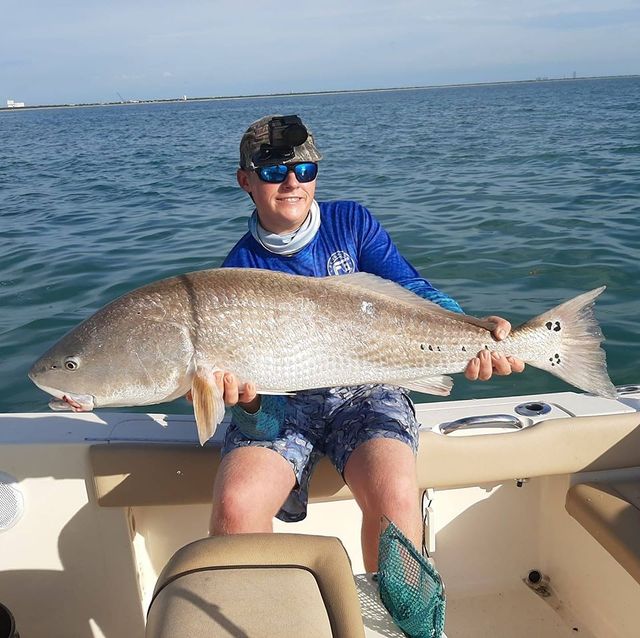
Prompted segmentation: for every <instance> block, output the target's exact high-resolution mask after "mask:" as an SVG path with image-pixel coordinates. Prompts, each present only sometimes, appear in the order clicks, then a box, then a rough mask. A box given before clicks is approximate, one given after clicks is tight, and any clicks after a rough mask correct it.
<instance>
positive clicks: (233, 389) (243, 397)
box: [185, 370, 260, 414]
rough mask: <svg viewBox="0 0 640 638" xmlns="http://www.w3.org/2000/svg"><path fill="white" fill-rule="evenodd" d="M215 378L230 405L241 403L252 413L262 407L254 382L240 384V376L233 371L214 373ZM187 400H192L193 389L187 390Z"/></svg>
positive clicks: (240, 404) (243, 407)
mask: <svg viewBox="0 0 640 638" xmlns="http://www.w3.org/2000/svg"><path fill="white" fill-rule="evenodd" d="M214 378H215V382H216V385H217V386H218V389H219V390H220V392H221V393H222V396H223V398H224V404H225V405H226V406H228V407H231V406H233V405H239V406H240V407H241V408H242V409H243V410H244V411H245V412H249V413H250V414H251V413H253V412H257V411H258V410H259V409H260V397H259V396H258V395H257V393H256V386H255V385H254V384H253V383H245V384H244V386H242V387H240V386H239V385H238V378H237V377H236V375H235V374H233V372H222V370H219V371H217V372H215V373H214ZM185 398H186V399H187V401H192V400H193V399H192V397H191V390H189V392H187V394H186V397H185Z"/></svg>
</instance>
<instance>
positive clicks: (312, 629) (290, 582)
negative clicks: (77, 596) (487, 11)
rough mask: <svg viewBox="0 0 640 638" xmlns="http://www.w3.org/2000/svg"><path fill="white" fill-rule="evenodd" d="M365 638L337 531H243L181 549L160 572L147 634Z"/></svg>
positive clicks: (150, 637)
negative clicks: (331, 533)
mask: <svg viewBox="0 0 640 638" xmlns="http://www.w3.org/2000/svg"><path fill="white" fill-rule="evenodd" d="M303 635H304V636H309V637H313V638H329V637H331V636H345V637H348V638H352V637H353V638H356V637H358V638H363V637H364V625H363V623H362V615H361V612H360V604H359V601H358V593H357V590H356V587H355V584H354V581H353V575H352V572H351V565H350V562H349V559H348V556H347V554H346V551H345V549H344V547H343V546H342V543H340V541H339V540H338V539H337V538H330V537H322V536H306V535H300V534H240V535H234V536H224V537H214V538H207V539H202V540H199V541H196V542H195V543H191V544H190V545H187V546H186V547H183V548H182V549H181V550H179V551H178V552H177V553H176V554H175V555H174V556H173V557H172V558H171V559H170V561H169V563H168V564H167V566H166V567H165V568H164V570H163V571H162V574H161V575H160V577H159V579H158V583H157V585H156V588H155V591H154V597H153V601H152V603H151V606H150V608H149V614H148V620H147V632H146V636H147V638H187V636H188V637H190V638H199V637H200V636H207V637H209V636H225V637H226V636H229V637H231V636H233V637H237V636H262V637H265V638H269V637H271V636H273V637H275V636H279V637H282V638H288V637H291V638H293V637H294V636H295V637H298V636H303Z"/></svg>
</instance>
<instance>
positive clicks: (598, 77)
mask: <svg viewBox="0 0 640 638" xmlns="http://www.w3.org/2000/svg"><path fill="white" fill-rule="evenodd" d="M625 78H640V75H636V74H631V75H596V76H584V77H568V78H567V77H565V78H547V77H541V78H536V79H531V80H502V81H497V82H465V83H459V84H429V85H424V86H395V87H388V88H371V89H334V90H328V91H299V92H290V93H265V94H254V95H220V96H210V97H188V98H186V99H184V98H158V99H150V100H119V101H115V102H87V103H79V104H34V105H31V104H30V105H25V106H19V107H7V106H4V107H0V111H31V110H35V109H74V108H91V107H99V106H136V105H138V104H172V103H179V102H184V103H189V102H192V103H193V102H210V101H215V100H252V99H265V98H286V97H305V96H313V95H341V94H350V93H384V92H391V91H424V90H429V89H453V88H468V87H478V86H499V85H506V84H540V83H551V82H581V81H584V80H619V79H625Z"/></svg>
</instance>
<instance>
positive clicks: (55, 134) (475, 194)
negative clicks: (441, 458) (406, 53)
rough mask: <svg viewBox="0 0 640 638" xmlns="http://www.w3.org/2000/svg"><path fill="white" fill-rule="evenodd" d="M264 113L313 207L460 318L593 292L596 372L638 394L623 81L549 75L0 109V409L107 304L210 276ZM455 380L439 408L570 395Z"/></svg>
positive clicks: (634, 252)
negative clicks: (374, 244) (600, 359)
mask: <svg viewBox="0 0 640 638" xmlns="http://www.w3.org/2000/svg"><path fill="white" fill-rule="evenodd" d="M267 113H285V114H288V113H298V114H300V115H301V116H302V117H303V119H304V120H305V121H306V122H307V123H308V124H309V125H310V127H311V129H312V130H313V132H314V134H315V136H316V139H317V143H318V146H319V147H320V148H321V150H322V152H323V154H324V158H325V159H324V160H323V161H322V163H321V166H320V174H319V178H318V180H319V181H318V191H317V196H318V199H333V198H341V199H356V200H359V201H361V202H362V203H363V204H365V205H366V206H368V207H369V208H370V209H371V210H372V212H373V213H374V214H375V215H376V216H377V217H378V218H379V219H380V220H381V221H382V223H383V224H384V226H385V227H386V228H387V230H388V231H389V232H390V233H391V235H392V237H393V238H394V240H395V241H396V243H397V244H398V245H399V247H400V249H401V251H402V252H403V254H404V255H405V256H406V257H407V258H408V259H409V260H410V261H411V262H412V263H413V264H414V265H415V266H416V267H417V268H418V269H419V270H420V271H421V273H422V274H423V275H424V276H425V277H427V278H428V279H429V280H430V281H432V283H433V284H434V285H436V286H437V287H438V288H440V289H441V290H444V291H446V292H447V293H449V294H450V295H451V296H452V297H454V298H455V299H457V300H458V301H459V303H460V304H461V305H462V307H463V308H464V309H465V311H466V312H468V313H470V314H475V315H479V316H483V315H487V314H501V315H503V316H505V317H507V318H508V319H510V320H511V321H512V322H513V323H514V324H517V323H519V322H522V321H524V320H526V319H528V318H530V317H531V316H533V315H536V314H538V313H540V312H542V311H544V310H546V309H548V308H550V307H552V306H554V305H556V304H557V303H559V302H561V301H563V300H565V299H567V298H569V297H572V296H574V295H576V294H579V293H580V292H583V291H586V290H589V289H591V288H595V287H597V286H600V285H603V284H604V285H606V286H607V290H606V292H605V294H604V295H603V296H602V297H601V298H600V299H599V301H598V303H597V315H598V318H599V320H600V323H601V325H602V329H603V331H604V333H605V335H606V337H607V341H606V343H605V349H606V351H607V359H608V366H609V372H610V376H611V378H612V380H613V382H614V383H615V384H617V385H620V384H626V383H637V382H640V374H638V371H637V368H636V365H635V362H636V360H637V359H638V358H639V355H640V337H639V336H638V331H637V321H638V315H639V314H640V301H639V300H638V281H639V280H640V238H639V234H638V231H639V228H640V222H639V218H640V205H639V201H640V79H638V78H619V79H601V80H578V81H571V80H566V81H561V82H536V83H529V84H501V85H485V86H472V87H451V88H438V89H421V90H405V91H390V92H371V93H352V94H337V95H313V96H291V97H285V98H260V99H234V100H217V101H207V102H195V103H194V102H186V103H176V104H150V105H126V106H111V107H106V106H105V107H95V108H72V109H51V110H36V111H12V112H3V113H0V140H2V158H1V161H0V198H1V202H2V206H1V207H0V412H22V411H43V410H47V409H48V408H47V402H48V400H49V397H48V396H47V395H45V394H44V393H43V392H42V391H40V390H39V389H38V388H36V387H35V386H34V385H33V384H32V383H31V382H30V381H29V379H28V378H27V376H26V373H27V370H28V368H29V366H30V365H31V363H32V362H33V361H34V360H35V359H36V358H37V357H38V356H39V355H40V354H42V353H43V352H44V350H45V349H46V348H48V347H49V346H50V345H51V344H52V343H54V342H55V341H56V340H57V339H58V338H59V337H61V336H62V335H63V334H64V333H65V332H66V331H67V330H69V329H70V328H72V327H73V326H74V325H76V324H77V323H79V322H80V321H81V320H82V319H84V318H85V317H87V316H88V315H89V314H91V313H92V312H94V311H95V310H97V309H98V308H100V307H101V306H103V305H104V304H105V303H107V302H108V301H110V300H112V299H113V298H114V297H116V296H118V295H120V294H122V293H124V292H126V291H128V290H130V289H132V288H134V287H136V286H138V285H141V284H144V283H147V282H150V281H152V280H155V279H158V278H161V277H165V276H169V275H173V274H177V273H182V272H186V271H190V270H197V269H200V268H208V267H215V266H218V265H219V264H220V262H221V260H222V259H223V258H224V256H225V255H226V253H227V251H228V250H229V249H230V248H231V247H232V245H233V244H234V243H235V241H236V240H237V239H238V238H239V237H240V236H241V234H242V233H244V232H245V230H246V220H247V217H248V215H249V213H250V212H251V209H252V207H251V202H250V200H249V199H248V197H247V196H246V195H245V194H244V193H243V192H242V191H241V190H240V189H239V188H238V186H237V185H236V182H235V168H236V165H237V145H238V142H239V139H240V136H241V135H242V132H243V131H244V129H245V128H246V126H247V125H248V123H249V122H251V121H253V120H254V119H257V118H258V117H261V116H262V115H265V114H267ZM455 380H456V383H455V386H454V390H453V393H452V398H454V399H456V398H457V399H462V398H472V397H489V396H505V395H509V394H528V393H538V392H546V391H562V390H569V389H571V388H570V386H568V385H567V384H566V383H564V382H562V381H560V380H558V379H556V378H555V377H552V376H551V375H549V374H547V373H544V372H540V371H537V370H535V369H533V368H528V369H527V370H526V372H525V373H524V374H522V375H512V376H511V377H504V378H496V379H494V380H491V381H490V382H485V383H482V382H477V383H470V382H468V381H466V380H465V379H464V378H463V377H462V376H461V375H457V376H456V379H455ZM419 398H420V399H421V400H423V399H425V398H426V397H424V396H420V397H419ZM153 409H154V410H157V411H162V410H165V411H170V412H181V411H185V412H186V411H189V410H190V407H189V406H188V404H187V403H186V402H185V401H183V400H181V401H177V402H174V403H173V404H170V405H163V406H161V407H159V408H157V409H156V408H153Z"/></svg>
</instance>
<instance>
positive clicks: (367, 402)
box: [222, 385, 419, 522]
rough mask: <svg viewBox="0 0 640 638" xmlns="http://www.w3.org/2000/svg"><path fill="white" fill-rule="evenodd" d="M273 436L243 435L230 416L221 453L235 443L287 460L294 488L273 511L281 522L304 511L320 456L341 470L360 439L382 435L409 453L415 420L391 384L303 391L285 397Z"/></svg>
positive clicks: (298, 518) (415, 443) (415, 432)
mask: <svg viewBox="0 0 640 638" xmlns="http://www.w3.org/2000/svg"><path fill="white" fill-rule="evenodd" d="M287 399H288V400H287V402H286V406H285V410H284V422H283V424H282V426H281V428H280V432H279V434H278V436H277V438H276V439H275V440H273V441H261V440H255V439H251V438H248V437H247V436H245V435H244V434H243V433H242V432H240V430H239V429H238V426H237V425H236V423H235V422H234V421H233V420H232V422H231V425H230V426H229V429H228V430H227V433H226V435H225V441H224V446H223V448H222V455H223V456H224V455H225V454H227V453H228V452H230V451H231V450H234V449H235V448H239V447H247V446H257V447H265V448H268V449H271V450H274V451H275V452H277V453H278V454H280V455H281V456H282V457H283V458H285V459H286V460H287V461H289V463H290V464H291V467H292V468H293V472H294V474H295V477H296V486H295V487H294V489H293V490H292V491H291V493H290V494H289V496H288V498H287V500H286V501H285V503H284V505H283V506H282V508H281V509H280V511H279V512H278V514H277V517H278V518H279V519H280V520H282V521H287V522H295V521H301V520H302V519H304V518H305V517H306V515H307V502H308V493H307V489H308V485H309V478H310V477H311V474H312V472H313V469H314V467H315V465H316V463H317V462H318V460H319V459H320V458H321V457H322V456H323V455H326V456H328V457H329V459H330V460H331V462H332V463H333V464H334V465H335V467H336V469H337V470H338V472H340V474H343V472H344V468H345V465H346V463H347V461H348V460H349V456H350V455H351V453H352V452H353V451H354V450H355V449H356V447H358V445H360V444H361V443H364V442H365V441H370V440H372V439H378V438H385V439H396V440H398V441H403V442H404V443H406V444H407V445H409V446H410V447H411V449H412V450H413V453H414V454H415V453H416V452H417V450H418V428H419V425H418V422H417V421H416V414H415V410H414V408H413V403H412V402H411V399H410V398H409V396H408V393H407V392H406V391H405V390H403V389H401V388H397V387H395V386H389V385H364V386H354V387H343V388H324V389H322V390H305V391H303V392H298V393H297V394H295V395H294V396H291V397H288V398H287Z"/></svg>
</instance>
